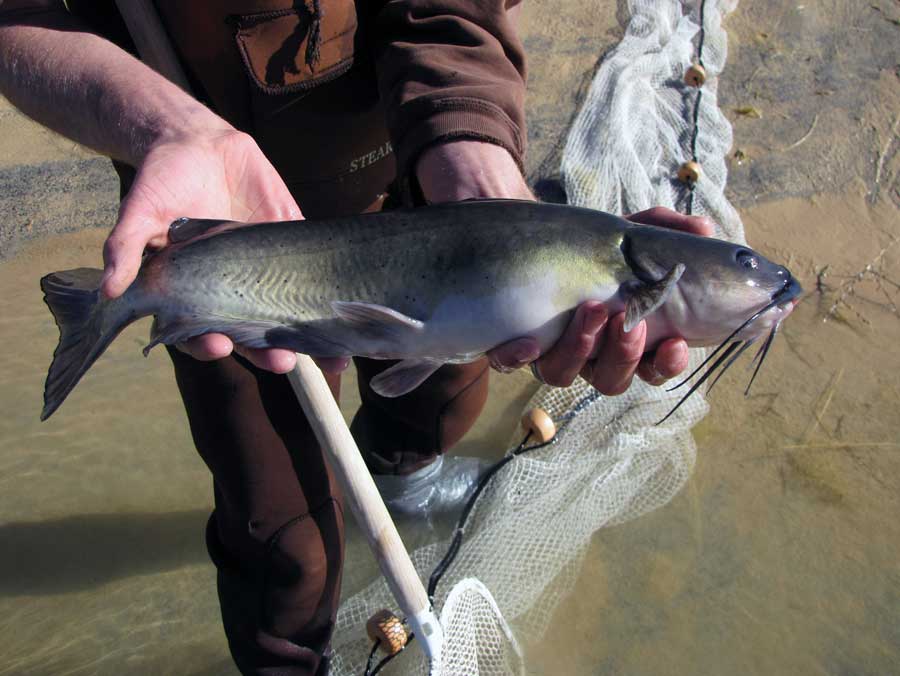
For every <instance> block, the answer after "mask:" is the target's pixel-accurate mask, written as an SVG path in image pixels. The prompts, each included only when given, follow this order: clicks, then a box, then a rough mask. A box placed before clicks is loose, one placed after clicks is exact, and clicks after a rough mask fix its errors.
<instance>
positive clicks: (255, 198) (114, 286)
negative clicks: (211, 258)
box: [0, 11, 302, 372]
mask: <svg viewBox="0 0 900 676" xmlns="http://www.w3.org/2000/svg"><path fill="white" fill-rule="evenodd" d="M0 18H2V17H0ZM73 55H75V56H73ZM0 93H2V94H3V95H5V96H6V97H7V98H8V99H9V100H10V101H11V102H12V103H13V104H14V105H16V106H17V107H18V108H20V109H21V110H22V111H23V112H24V113H26V114H27V115H29V116H30V117H32V118H34V119H35V120H37V121H38V122H40V123H42V124H44V125H46V126H48V127H50V128H51V129H54V130H55V131H57V132H59V133H61V134H63V135H64V136H67V137H68V138H71V139H73V140H75V141H78V142H79V143H82V144H84V145H86V146H88V147H90V148H93V149H94V150H97V151H98V152H101V153H103V154H105V155H108V156H110V157H113V158H115V159H118V160H121V161H123V162H125V163H127V164H129V165H131V166H133V167H135V169H137V175H136V177H135V180H134V183H133V184H132V186H131V189H130V190H129V192H128V194H127V195H126V196H125V198H124V199H123V200H122V204H121V207H120V209H119V216H118V219H117V222H116V224H115V226H114V227H113V229H112V231H111V232H110V234H109V237H108V238H107V240H106V244H105V246H104V249H103V258H104V276H103V282H102V286H101V291H102V292H103V294H104V295H106V296H108V297H116V296H119V295H121V294H122V293H124V291H125V289H127V288H128V286H129V285H130V284H131V282H132V281H134V278H135V276H136V275H137V272H138V269H139V268H140V264H141V256H142V254H143V252H144V250H145V249H147V248H159V247H162V246H165V245H166V244H167V243H168V229H169V224H170V223H172V221H174V220H175V219H177V218H179V217H181V216H191V217H194V218H218V219H226V220H236V221H244V222H252V221H269V220H272V221H275V220H296V219H299V218H302V214H301V212H300V208H299V207H298V206H297V203H296V202H295V201H294V199H293V197H292V196H291V194H290V192H289V191H288V189H287V187H286V186H285V184H284V181H283V180H282V179H281V177H280V176H279V175H278V173H277V172H276V171H275V169H274V168H273V167H272V165H271V163H270V162H269V161H268V160H267V159H266V157H265V156H264V155H263V153H262V151H261V150H260V149H259V147H258V146H257V145H256V142H255V141H254V140H253V139H252V138H250V137H249V136H248V135H246V134H244V133H242V132H239V131H238V130H236V129H235V128H234V127H233V126H232V125H230V124H229V123H228V122H226V121H225V120H223V119H222V118H221V117H219V116H218V115H216V114H215V113H213V112H212V111H211V110H209V109H208V108H206V107H205V106H203V105H202V104H200V103H199V102H198V101H196V100H195V99H194V98H193V97H191V96H190V95H189V94H188V93H186V92H184V91H182V90H181V89H179V88H178V87H176V86H175V85H173V84H172V83H170V82H169V81H168V80H166V79H165V78H163V77H161V76H160V75H158V74H156V73H155V72H154V71H153V70H151V69H150V68H148V67H147V66H145V65H144V64H143V63H141V62H140V61H138V60H137V59H135V58H134V57H133V56H131V55H130V54H128V53H127V52H126V51H124V50H122V49H121V48H119V47H118V46H116V45H115V44H113V43H112V42H109V41H107V40H105V39H103V38H101V37H99V36H97V35H94V34H92V33H90V32H88V31H86V30H84V29H83V27H81V26H80V25H79V24H78V23H77V22H76V21H75V20H74V19H73V18H72V17H70V16H69V15H68V14H67V13H66V12H65V11H42V12H33V13H30V14H28V15H27V16H26V17H25V18H24V19H22V20H18V21H10V20H9V19H8V18H7V19H6V20H5V21H2V22H0ZM179 347H180V348H181V349H183V350H184V351H186V352H188V353H189V354H191V355H192V356H194V357H197V358H198V359H217V358H220V357H224V356H227V355H228V354H230V353H231V351H232V349H234V346H233V345H232V343H231V341H230V340H229V339H228V338H227V337H226V336H223V335H220V334H208V335H205V336H200V337H198V338H195V339H193V340H191V341H188V342H187V343H186V344H184V345H181V346H179ZM240 352H241V354H243V355H244V356H246V357H247V358H248V359H250V360H251V361H252V362H254V363H255V364H256V365H257V366H259V367H261V368H265V369H269V370H272V371H277V372H284V371H287V370H290V369H291V368H292V367H293V364H294V359H295V358H294V355H293V353H291V352H289V351H287V350H249V349H240Z"/></svg>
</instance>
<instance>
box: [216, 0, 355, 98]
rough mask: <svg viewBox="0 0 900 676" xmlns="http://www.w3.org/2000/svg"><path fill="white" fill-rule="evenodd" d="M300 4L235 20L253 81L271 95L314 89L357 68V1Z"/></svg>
mask: <svg viewBox="0 0 900 676" xmlns="http://www.w3.org/2000/svg"><path fill="white" fill-rule="evenodd" d="M319 3H320V0H306V1H305V2H295V3H294V5H295V6H294V7H292V8H289V9H280V10H273V11H268V12H259V13H256V14H241V15H237V16H234V17H232V20H233V21H234V22H235V24H236V26H237V32H236V33H235V40H236V41H237V46H238V49H239V50H240V53H241V57H242V58H243V60H244V64H245V65H246V67H247V71H248V74H249V76H250V79H251V80H252V81H253V82H254V83H255V84H256V86H257V87H259V88H260V89H262V90H263V91H264V92H266V93H268V94H286V93H290V92H297V91H303V90H305V89H311V88H312V87H315V86H316V85H318V84H321V83H323V82H327V81H329V80H333V79H334V78H336V77H339V76H340V75H342V74H343V73H345V72H347V70H349V68H350V66H352V65H353V43H354V38H355V33H356V8H355V5H354V3H353V2H334V3H329V5H328V11H327V12H322V10H321V9H320V7H319Z"/></svg>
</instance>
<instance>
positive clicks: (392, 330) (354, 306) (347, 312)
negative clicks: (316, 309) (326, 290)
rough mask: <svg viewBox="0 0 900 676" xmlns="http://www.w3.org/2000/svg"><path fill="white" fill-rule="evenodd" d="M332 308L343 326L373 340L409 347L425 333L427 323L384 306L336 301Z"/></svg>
mask: <svg viewBox="0 0 900 676" xmlns="http://www.w3.org/2000/svg"><path fill="white" fill-rule="evenodd" d="M331 309H332V310H334V314H336V315H337V316H338V318H340V319H341V320H342V321H343V322H344V323H346V324H347V325H348V326H350V328H352V329H353V330H354V331H355V332H357V333H359V334H360V335H362V336H364V337H366V338H369V339H371V340H378V341H384V342H387V343H394V344H408V343H409V341H411V340H415V338H417V337H418V336H419V334H421V333H422V332H423V331H424V330H425V323H424V322H422V321H419V320H418V319H413V318H412V317H407V316H406V315H405V314H403V313H402V312H397V311H396V310H392V309H391V308H389V307H384V306H383V305H375V304H373V303H356V302H351V301H340V300H339V301H335V302H333V303H332V304H331Z"/></svg>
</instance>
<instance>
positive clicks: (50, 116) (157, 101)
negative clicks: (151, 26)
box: [0, 13, 231, 166]
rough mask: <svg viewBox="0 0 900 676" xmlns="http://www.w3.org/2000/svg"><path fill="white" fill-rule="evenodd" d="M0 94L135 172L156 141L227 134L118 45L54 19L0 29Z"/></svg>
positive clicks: (190, 100)
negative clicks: (210, 134)
mask: <svg viewBox="0 0 900 676" xmlns="http://www.w3.org/2000/svg"><path fill="white" fill-rule="evenodd" d="M0 93H2V94H3V95H4V96H6V98H8V99H9V100H10V101H11V102H12V103H13V105H15V106H16V107H17V108H19V109H20V110H22V111H23V112H24V113H25V114H26V115H28V116H29V117H32V118H34V119H35V120H37V121H38V122H40V123H41V124H43V125H45V126H47V127H50V128H51V129H53V130H54V131H56V132H58V133H60V134H62V135H64V136H66V137H68V138H71V139H73V140H75V141H77V142H79V143H81V144H83V145H85V146H88V147H90V148H92V149H94V150H96V151H98V152H100V153H103V154H104V155H108V156H110V157H113V158H115V159H118V160H122V161H123V162H126V163H128V164H131V165H132V166H138V165H139V164H140V162H141V160H142V158H143V157H144V155H145V154H146V152H147V150H148V149H149V148H150V147H151V146H152V145H153V144H154V143H155V142H157V141H159V140H164V139H166V138H173V139H175V138H179V137H182V136H185V135H189V134H191V133H194V132H196V131H199V130H203V131H204V132H206V133H208V132H210V131H215V130H216V129H221V130H223V131H224V130H230V129H231V126H230V125H228V123H227V122H225V121H224V120H222V119H221V118H220V117H218V116H217V115H215V114H214V113H212V111H210V110H209V109H208V108H206V107H205V106H203V105H202V104H200V103H199V102H198V101H196V100H195V99H194V98H193V97H191V96H190V95H188V94H187V93H185V92H184V91H182V90H181V89H179V88H178V87H176V86H175V85H174V84H172V83H170V82H169V81H168V80H166V79H165V78H163V77H162V76H160V75H158V74H157V73H155V72H154V71H153V70H151V69H150V68H148V67H147V66H145V65H144V64H143V63H141V62H140V61H138V60H137V59H135V58H134V57H133V56H131V55H130V54H129V53H128V52H126V51H124V50H122V49H121V48H119V47H118V46H117V45H115V44H113V43H112V42H109V41H108V40H105V39H103V38H101V37H99V36H97V35H94V34H92V33H89V32H86V31H81V30H80V27H79V25H78V24H77V22H76V20H75V19H73V18H71V17H68V16H65V15H62V14H60V13H56V14H53V15H52V16H51V17H48V18H47V19H46V20H45V21H43V22H42V24H41V25H36V24H35V23H34V22H31V23H30V24H29V25H15V24H14V25H0Z"/></svg>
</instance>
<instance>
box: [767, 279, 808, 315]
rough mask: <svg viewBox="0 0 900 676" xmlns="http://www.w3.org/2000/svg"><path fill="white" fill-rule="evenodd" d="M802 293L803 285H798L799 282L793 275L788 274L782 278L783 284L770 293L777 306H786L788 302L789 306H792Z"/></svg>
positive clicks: (797, 301) (798, 300)
mask: <svg viewBox="0 0 900 676" xmlns="http://www.w3.org/2000/svg"><path fill="white" fill-rule="evenodd" d="M802 295H803V287H802V286H800V282H798V281H797V280H796V279H795V278H794V277H793V275H790V276H788V278H787V279H786V280H784V286H783V287H781V289H779V290H778V291H777V292H776V293H774V294H772V301H773V302H777V303H778V307H787V305H788V303H790V304H791V305H790V307H794V306H795V305H796V304H797V303H799V302H800V296H802Z"/></svg>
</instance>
